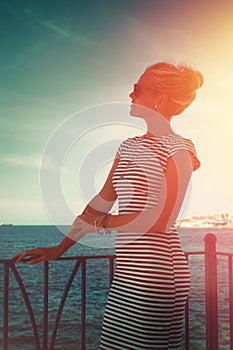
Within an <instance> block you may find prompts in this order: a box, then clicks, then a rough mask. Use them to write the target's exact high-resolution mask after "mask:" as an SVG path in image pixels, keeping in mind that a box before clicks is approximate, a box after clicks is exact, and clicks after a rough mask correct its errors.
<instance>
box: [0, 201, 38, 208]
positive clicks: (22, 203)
mask: <svg viewBox="0 0 233 350" xmlns="http://www.w3.org/2000/svg"><path fill="white" fill-rule="evenodd" d="M6 207H7V208H11V209H12V208H22V207H28V208H32V207H33V208H40V207H41V201H39V200H38V201H37V200H31V199H0V208H3V209H6Z"/></svg>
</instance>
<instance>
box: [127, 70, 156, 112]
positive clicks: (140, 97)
mask: <svg viewBox="0 0 233 350" xmlns="http://www.w3.org/2000/svg"><path fill="white" fill-rule="evenodd" d="M129 97H130V98H131V101H132V105H131V111H130V114H131V115H132V116H136V117H143V116H142V115H141V113H139V110H141V108H140V106H143V107H146V108H149V109H151V110H155V105H156V100H157V98H156V92H155V91H153V90H152V88H151V87H150V84H149V82H148V78H147V77H146V76H145V75H144V74H143V75H142V76H141V77H140V78H139V80H138V82H137V83H136V84H134V86H133V91H132V92H131V93H130V94H129Z"/></svg>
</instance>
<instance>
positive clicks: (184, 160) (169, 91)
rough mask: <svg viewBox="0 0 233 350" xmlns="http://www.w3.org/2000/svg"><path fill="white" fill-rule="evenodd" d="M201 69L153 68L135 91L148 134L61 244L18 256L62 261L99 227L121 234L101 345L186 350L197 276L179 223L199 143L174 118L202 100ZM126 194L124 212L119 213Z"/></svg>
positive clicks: (135, 107)
mask: <svg viewBox="0 0 233 350" xmlns="http://www.w3.org/2000/svg"><path fill="white" fill-rule="evenodd" d="M202 84H203V78H202V75H201V73H200V72H198V71H194V70H193V69H192V68H190V67H188V66H186V65H182V64H180V65H174V64H171V63H167V62H159V63H157V64H155V65H153V66H150V67H149V68H147V69H146V70H145V72H144V73H143V74H142V76H141V77H140V78H139V80H138V82H137V83H136V84H135V85H134V89H133V91H132V92H131V94H130V95H129V96H130V98H131V100H132V106H131V111H130V114H131V116H132V117H139V118H143V119H144V120H145V122H146V124H147V132H146V134H144V135H140V136H135V137H132V138H128V139H126V140H125V141H123V142H122V144H121V145H120V147H119V149H118V151H117V153H116V157H115V160H114V162H113V165H112V168H111V170H110V172H109V175H108V177H107V180H106V182H105V184H104V186H103V188H102V189H101V191H100V192H99V193H98V194H97V195H96V196H95V197H94V198H93V199H92V200H91V201H90V203H89V204H88V205H87V207H86V208H85V210H84V211H83V213H82V214H81V215H79V216H78V217H77V218H76V220H75V221H74V223H73V225H72V226H71V229H70V232H69V234H68V236H67V237H65V238H64V239H63V241H62V242H61V243H60V244H59V245H58V246H56V247H51V248H37V249H33V250H29V251H25V252H22V253H19V254H17V255H16V256H14V257H13V258H15V259H17V261H23V260H24V259H25V258H26V257H28V256H29V257H30V258H31V261H30V263H31V264H36V263H38V262H41V261H48V260H53V259H57V258H58V257H59V256H60V255H62V254H63V253H64V252H65V251H66V250H67V249H68V248H69V247H71V246H72V245H73V244H75V242H76V241H78V240H79V239H80V238H81V237H82V236H83V235H85V234H86V233H88V232H93V230H96V231H99V230H111V229H116V230H117V231H118V234H117V238H116V259H117V266H116V270H115V274H114V279H113V282H112V285H111V288H110V292H109V297H108V301H107V305H106V310H105V316H104V322H103V327H102V335H101V343H100V350H113V349H114V350H143V349H147V350H155V349H160V350H161V349H177V350H178V349H180V348H181V337H182V325H183V314H184V308H185V303H186V300H187V297H188V293H189V287H190V275H189V268H188V264H187V261H186V259H185V256H184V253H183V251H182V249H181V246H180V241H179V237H178V234H177V231H176V228H175V220H176V218H177V216H178V214H179V211H180V209H181V205H182V202H183V199H184V196H185V193H186V190H187V186H188V183H189V181H190V177H191V174H192V171H193V170H196V169H197V168H198V167H199V166H200V162H199V160H198V159H197V157H196V152H195V148H194V145H193V143H192V142H191V141H190V140H188V139H185V138H184V137H181V136H180V135H178V134H176V133H174V132H173V130H172V128H171V125H170V121H171V119H172V117H173V116H175V115H178V114H180V113H181V112H183V111H184V109H185V108H186V107H188V106H189V104H190V103H191V102H192V101H193V100H194V99H195V97H196V90H197V89H198V88H200V87H201V85H202ZM116 199H118V202H119V212H118V215H111V214H109V211H110V210H111V208H112V206H113V204H114V202H115V201H116Z"/></svg>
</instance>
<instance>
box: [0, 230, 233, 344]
mask: <svg viewBox="0 0 233 350" xmlns="http://www.w3.org/2000/svg"><path fill="white" fill-rule="evenodd" d="M209 232H212V233H214V234H215V235H216V237H217V250H218V251H222V252H230V253H232V252H233V229H212V228H205V229H197V228H195V229H194V228H193V229H192V228H188V229H179V234H180V239H181V244H182V247H183V249H184V251H187V252H188V251H190V252H191V251H203V250H204V236H205V234H206V233H209ZM63 237H64V236H63V234H62V233H61V232H60V231H59V230H58V229H57V228H56V227H54V226H9V227H7V226H5V227H0V259H10V258H11V256H12V255H14V254H16V253H18V252H20V251H22V250H25V249H32V248H34V247H39V246H42V247H43V246H53V245H56V244H58V243H59V242H60V240H61V239H62V238H63ZM86 237H87V236H86ZM85 239H86V241H84V243H85V244H80V243H77V244H75V245H74V246H73V247H72V248H70V249H69V250H68V251H67V252H66V253H65V254H64V256H82V255H106V254H114V253H115V251H114V244H113V242H114V235H112V237H110V241H109V240H108V239H109V238H106V237H104V238H103V237H101V236H100V237H99V236H97V235H96V234H90V235H89V237H88V238H85ZM104 247H105V248H104ZM75 263H76V261H75V260H73V261H52V262H50V263H49V334H48V336H49V339H50V337H51V333H52V330H53V327H54V323H55V319H56V315H57V310H58V307H59V303H60V300H61V298H62V295H63V292H64V289H65V287H66V284H67V282H68V279H69V277H70V275H71V273H72V268H73V267H74V265H75ZM189 264H190V271H191V290H190V297H189V305H190V314H189V318H190V349H197V350H201V349H205V289H204V288H205V286H204V277H205V274H204V261H203V256H199V255H193V256H191V257H190V258H189ZM16 267H17V270H18V271H19V273H20V276H21V278H22V280H23V283H24V285H25V288H26V291H27V293H28V295H29V298H30V302H31V305H32V308H33V312H34V315H35V320H36V323H37V327H38V331H39V335H40V338H42V332H43V304H44V300H43V264H38V265H33V266H31V265H29V264H19V263H17V264H16ZM227 280H228V268H227V259H226V257H221V256H220V257H218V306H219V343H220V345H219V350H228V349H230V345H229V311H230V310H229V295H228V286H227ZM3 281H4V269H3V264H0V314H1V315H2V314H3V313H2V312H3V311H2V310H3ZM86 286H87V290H86V298H87V300H86V330H87V335H86V349H87V350H97V349H98V345H99V340H100V334H101V325H102V320H103V314H104V307H105V303H106V300H107V296H108V291H109V261H108V260H106V259H98V260H90V261H88V262H87V285H86ZM81 299H82V294H81V269H79V270H78V272H77V274H76V276H75V278H74V281H73V283H72V286H71V289H70V291H69V294H68V297H67V300H66V303H65V306H64V309H63V313H62V317H61V321H60V324H59V328H58V333H57V338H56V342H55V349H56V350H79V349H81V345H80V344H81V333H80V330H81ZM2 339H3V322H2V317H1V318H0V349H1V348H2ZM15 349H17V350H33V349H35V344H34V340H33V332H32V327H31V323H30V319H29V316H28V312H27V309H26V306H25V302H24V299H23V297H22V293H21V291H20V289H19V287H18V284H17V282H16V280H15V277H14V275H13V273H12V272H11V273H10V292H9V350H15ZM119 350H120V349H119Z"/></svg>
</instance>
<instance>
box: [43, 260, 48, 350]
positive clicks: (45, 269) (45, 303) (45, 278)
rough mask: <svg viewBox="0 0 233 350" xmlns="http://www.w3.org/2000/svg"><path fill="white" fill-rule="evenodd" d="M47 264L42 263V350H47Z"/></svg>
mask: <svg viewBox="0 0 233 350" xmlns="http://www.w3.org/2000/svg"><path fill="white" fill-rule="evenodd" d="M48 285H49V264H48V262H45V263H44V322H43V350H48V309H49V288H48V287H49V286H48Z"/></svg>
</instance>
